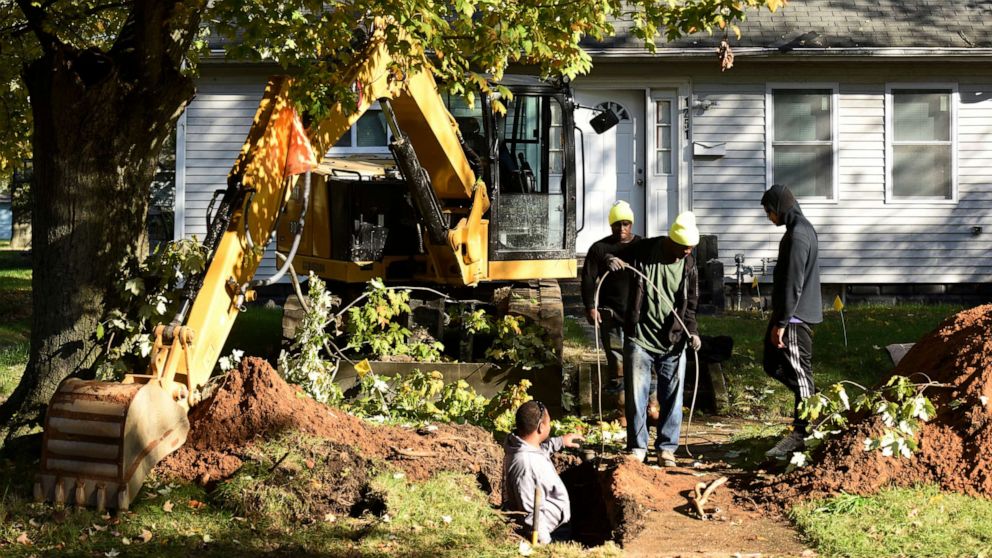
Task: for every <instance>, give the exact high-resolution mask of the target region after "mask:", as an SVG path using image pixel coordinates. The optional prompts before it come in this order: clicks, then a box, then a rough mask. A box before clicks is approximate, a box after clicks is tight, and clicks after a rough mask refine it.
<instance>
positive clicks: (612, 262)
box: [606, 256, 627, 271]
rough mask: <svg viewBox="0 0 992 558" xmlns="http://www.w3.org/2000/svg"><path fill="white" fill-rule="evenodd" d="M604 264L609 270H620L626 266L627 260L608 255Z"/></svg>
mask: <svg viewBox="0 0 992 558" xmlns="http://www.w3.org/2000/svg"><path fill="white" fill-rule="evenodd" d="M606 266H607V267H609V268H610V271H620V270H621V269H623V268H625V267H627V262H625V261H623V260H621V259H620V258H618V257H616V256H610V257H609V259H607V260H606Z"/></svg>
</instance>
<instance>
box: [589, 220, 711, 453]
mask: <svg viewBox="0 0 992 558" xmlns="http://www.w3.org/2000/svg"><path fill="white" fill-rule="evenodd" d="M697 244H699V229H698V228H697V227H696V216H695V215H694V214H693V213H692V212H690V211H686V212H684V213H681V214H679V216H678V217H676V218H675V221H674V222H673V223H672V226H671V228H670V229H669V231H668V236H659V237H655V238H647V239H644V240H641V241H640V242H638V243H637V244H636V245H634V246H631V247H630V249H624V250H621V251H620V252H619V253H618V254H617V256H618V257H615V258H612V259H610V260H609V265H610V268H611V269H620V268H623V267H625V266H626V265H628V264H629V265H631V266H633V267H634V269H636V270H637V271H639V272H640V274H641V275H638V276H637V279H636V280H635V281H634V282H633V283H631V288H630V300H629V301H628V303H627V315H626V319H625V325H626V330H625V333H626V335H627V342H626V344H625V345H624V371H625V373H626V378H625V383H624V389H625V391H626V400H627V401H626V413H627V448H628V450H630V453H631V455H633V456H634V457H635V458H636V459H638V460H639V461H644V460H645V458H646V457H647V452H648V429H647V420H646V419H647V406H648V394H649V393H650V390H651V377H652V374H657V376H658V402H659V403H660V404H661V418H660V421H659V423H658V436H657V438H656V439H655V453H656V456H657V460H658V465H660V466H662V467H674V466H676V461H675V449H676V448H678V445H679V431H680V429H681V427H682V384H683V381H684V379H685V350H686V347H687V346H690V347H692V348H693V349H694V350H699V348H700V346H701V345H702V341H701V339H700V337H699V331H698V326H697V325H696V306H697V304H698V302H699V274H698V272H697V270H696V260H695V258H694V257H693V255H692V249H693V247H694V246H696V245H697ZM645 278H646V279H645ZM676 316H677V318H676Z"/></svg>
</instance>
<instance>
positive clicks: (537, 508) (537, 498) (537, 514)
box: [530, 484, 542, 544]
mask: <svg viewBox="0 0 992 558" xmlns="http://www.w3.org/2000/svg"><path fill="white" fill-rule="evenodd" d="M541 503H542V502H541V485H539V484H535V485H534V532H533V533H531V536H530V543H531V544H537V543H538V534H539V533H540V528H541Z"/></svg>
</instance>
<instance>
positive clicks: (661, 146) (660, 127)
mask: <svg viewBox="0 0 992 558" xmlns="http://www.w3.org/2000/svg"><path fill="white" fill-rule="evenodd" d="M655 102H656V103H657V106H656V107H655V109H656V110H655V113H656V114H657V115H658V116H657V122H655V125H654V133H655V140H654V151H655V153H654V161H655V164H654V165H655V169H654V172H655V174H672V101H671V100H669V99H662V100H659V101H655Z"/></svg>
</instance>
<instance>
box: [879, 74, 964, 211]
mask: <svg viewBox="0 0 992 558" xmlns="http://www.w3.org/2000/svg"><path fill="white" fill-rule="evenodd" d="M951 100H952V97H951V91H948V90H943V91H924V90H915V89H893V90H892V133H891V137H892V162H891V165H892V196H893V197H894V198H942V199H951V198H952V197H953V195H954V192H953V177H952V174H953V160H952V153H953V151H952V150H953V145H952V138H951Z"/></svg>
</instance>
